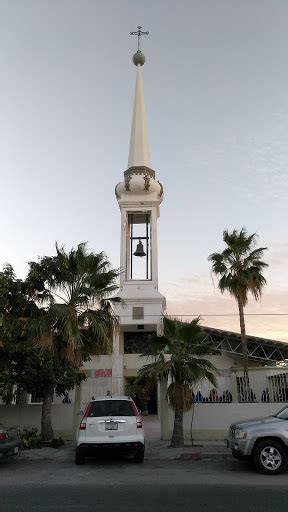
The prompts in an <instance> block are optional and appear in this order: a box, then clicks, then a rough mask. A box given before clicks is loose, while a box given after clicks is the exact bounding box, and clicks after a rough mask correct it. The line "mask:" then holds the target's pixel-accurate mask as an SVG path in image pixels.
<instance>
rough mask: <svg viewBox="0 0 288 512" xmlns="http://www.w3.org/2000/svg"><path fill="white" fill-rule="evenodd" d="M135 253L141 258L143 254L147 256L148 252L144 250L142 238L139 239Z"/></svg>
mask: <svg viewBox="0 0 288 512" xmlns="http://www.w3.org/2000/svg"><path fill="white" fill-rule="evenodd" d="M133 254H134V256H140V258H142V257H143V256H146V252H144V247H143V244H142V242H141V240H139V242H138V244H137V247H136V251H135V252H134V253H133Z"/></svg>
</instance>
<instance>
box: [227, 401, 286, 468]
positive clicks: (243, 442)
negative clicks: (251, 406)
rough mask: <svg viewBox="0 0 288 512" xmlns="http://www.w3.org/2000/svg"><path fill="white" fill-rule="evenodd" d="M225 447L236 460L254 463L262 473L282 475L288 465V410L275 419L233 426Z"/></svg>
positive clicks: (246, 422) (278, 414)
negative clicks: (229, 449)
mask: <svg viewBox="0 0 288 512" xmlns="http://www.w3.org/2000/svg"><path fill="white" fill-rule="evenodd" d="M225 443H226V446H227V448H231V450H232V455H233V456H234V457H236V458H237V459H247V458H250V459H252V460H253V462H254V465H255V466H256V468H257V469H258V471H260V473H265V474H269V475H278V474H279V473H282V472H283V471H285V470H286V469H287V465H288V407H284V408H283V409H281V411H279V412H278V413H277V414H275V415H274V416H269V417H267V418H256V419H253V420H246V421H237V423H233V424H232V425H231V426H230V428H229V436H228V438H226V439H225Z"/></svg>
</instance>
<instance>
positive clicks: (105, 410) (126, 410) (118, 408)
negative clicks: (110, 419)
mask: <svg viewBox="0 0 288 512" xmlns="http://www.w3.org/2000/svg"><path fill="white" fill-rule="evenodd" d="M91 403H92V406H91V409H90V411H89V414H88V417H90V418H95V417H96V418H98V417H99V416H135V413H134V409H133V406H132V403H131V402H130V401H129V400H96V401H95V402H91Z"/></svg>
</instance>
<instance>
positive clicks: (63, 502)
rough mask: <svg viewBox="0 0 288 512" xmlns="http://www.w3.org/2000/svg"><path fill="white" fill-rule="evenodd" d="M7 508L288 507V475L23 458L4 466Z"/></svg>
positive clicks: (236, 468)
mask: <svg viewBox="0 0 288 512" xmlns="http://www.w3.org/2000/svg"><path fill="white" fill-rule="evenodd" d="M0 475H1V478H0V498H1V502H0V510H1V512H26V511H27V512H28V511H29V512H36V511H37V512H42V511H43V512H44V511H45V512H48V511H49V512H50V511H54V512H57V511H60V510H61V511H69V512H73V511H76V510H77V512H79V511H80V512H86V511H90V510H91V511H92V510H93V511H97V512H98V511H99V512H102V511H104V510H105V511H106V512H107V510H111V511H115V512H124V511H125V512H130V511H131V512H132V511H133V512H138V511H149V512H154V511H157V512H162V511H163V512H164V511H165V512H170V511H181V512H185V511H190V510H193V512H198V511H199V512H200V511H201V512H204V511H205V512H210V511H211V512H212V511H213V512H217V511H227V512H230V511H235V512H238V511H239V512H240V511H241V512H243V510H245V512H249V511H253V512H257V511H259V512H260V511H261V512H263V511H265V512H270V511H271V512H272V511H273V512H275V511H277V512H282V511H283V512H284V511H285V512H286V511H287V510H288V492H287V482H288V473H286V474H283V475H280V476H276V477H269V476H264V475H260V474H258V473H256V472H255V470H254V468H253V467H252V466H250V465H249V464H248V463H246V462H239V461H236V460H232V459H229V460H223V459H220V460H202V461H163V460H161V461H151V460H149V461H146V462H144V464H138V465H137V464H134V463H133V462H131V461H129V460H124V459H118V460H101V461H96V460H89V461H88V462H87V463H86V464H85V465H84V466H75V464H74V463H73V458H72V453H71V458H69V460H67V459H66V460H63V459H61V458H60V459H59V460H53V461H52V460H43V459H42V460H25V459H21V456H20V458H19V459H17V460H10V461H5V462H4V461H2V462H1V463H0Z"/></svg>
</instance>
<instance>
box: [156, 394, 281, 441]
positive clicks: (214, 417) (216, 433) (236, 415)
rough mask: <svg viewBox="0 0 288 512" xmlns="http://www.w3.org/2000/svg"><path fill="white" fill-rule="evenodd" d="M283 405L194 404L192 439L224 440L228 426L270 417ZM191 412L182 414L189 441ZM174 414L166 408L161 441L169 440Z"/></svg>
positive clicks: (186, 437) (185, 433)
mask: <svg viewBox="0 0 288 512" xmlns="http://www.w3.org/2000/svg"><path fill="white" fill-rule="evenodd" d="M285 405H288V404H285V403H281V404H279V403H278V404H277V403H228V404H223V403H216V404H213V403H208V404H206V403H201V404H198V403H196V404H195V410H194V420H193V437H194V438H195V439H219V440H221V439H224V437H225V435H227V433H228V429H229V425H230V424H231V423H233V422H235V421H237V420H245V419H252V418H259V417H262V416H271V415H273V414H275V413H276V412H278V411H280V409H282V408H283V407H285ZM191 417H192V411H189V412H187V413H185V414H184V436H185V439H187V440H189V439H190V432H191ZM173 424H174V412H173V410H172V409H171V408H168V411H167V416H166V421H165V423H164V432H163V434H162V435H163V439H166V440H168V439H171V437H172V432H173Z"/></svg>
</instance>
